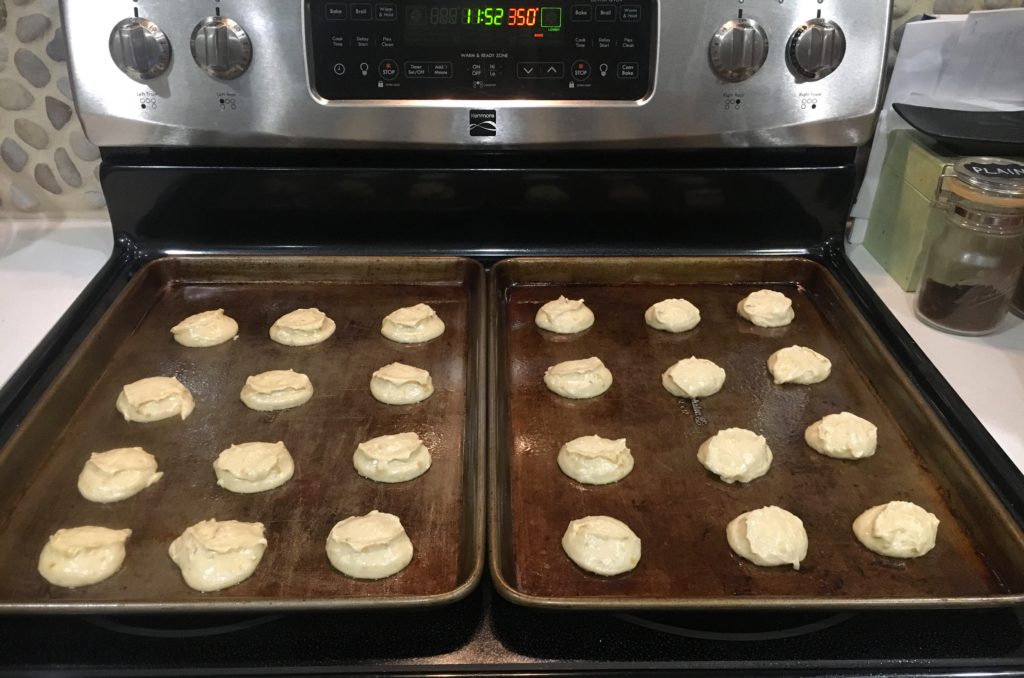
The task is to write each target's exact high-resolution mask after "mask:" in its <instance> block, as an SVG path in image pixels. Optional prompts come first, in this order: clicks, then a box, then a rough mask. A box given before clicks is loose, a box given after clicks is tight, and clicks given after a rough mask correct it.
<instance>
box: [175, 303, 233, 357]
mask: <svg viewBox="0 0 1024 678" xmlns="http://www.w3.org/2000/svg"><path fill="white" fill-rule="evenodd" d="M171 334H173V335H174V340H175V341H176V342H178V343H179V344H181V345H182V346H190V347H194V348H206V347H208V346H216V345H217V344H223V343H224V342H225V341H228V340H230V339H235V338H237V337H238V323H237V322H235V319H234V318H231V317H229V316H226V315H224V309H223V308H218V309H216V310H214V311H203V312H202V313H196V314H195V315H190V316H189V317H187V318H185V319H184V320H182V321H181V322H180V323H178V324H177V325H175V326H174V327H172V328H171Z"/></svg>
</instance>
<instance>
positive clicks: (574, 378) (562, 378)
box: [544, 358, 612, 400]
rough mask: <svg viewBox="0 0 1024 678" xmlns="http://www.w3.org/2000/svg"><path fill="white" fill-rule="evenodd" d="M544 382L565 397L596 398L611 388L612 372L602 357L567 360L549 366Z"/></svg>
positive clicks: (577, 398)
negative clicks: (602, 360)
mask: <svg viewBox="0 0 1024 678" xmlns="http://www.w3.org/2000/svg"><path fill="white" fill-rule="evenodd" d="M544 383H545V384H546V385H547V387H548V388H549V389H551V390H552V391H554V392H555V393H557V394H558V395H560V396H562V397H563V398H572V399H574V400H579V399H583V398H594V397H597V396H599V395H601V394H602V393H604V392H605V391H607V390H608V389H609V388H611V385H612V373H611V371H609V369H608V368H607V367H605V366H604V363H603V362H601V359H600V358H584V359H583V360H567V361H565V362H564V363H558V364H557V365H552V366H551V367H549V368H548V369H547V370H546V371H545V372H544Z"/></svg>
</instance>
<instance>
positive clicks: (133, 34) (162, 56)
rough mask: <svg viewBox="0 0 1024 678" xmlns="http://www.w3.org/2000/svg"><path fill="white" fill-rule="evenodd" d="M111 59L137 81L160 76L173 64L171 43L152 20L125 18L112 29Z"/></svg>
mask: <svg viewBox="0 0 1024 678" xmlns="http://www.w3.org/2000/svg"><path fill="white" fill-rule="evenodd" d="M109 47H110V58H111V59H113V60H114V63H115V64H116V65H117V67H118V68H120V69H121V71H123V72H124V74H125V75H127V76H128V77H129V78H132V79H134V80H150V79H152V78H156V77H158V76H160V75H163V73H164V72H165V71H166V70H167V68H168V67H169V66H170V65H171V43H170V42H169V41H168V40H167V36H166V35H164V32H163V31H161V30H160V27H159V26H157V25H156V24H155V23H153V22H152V21H150V20H149V19H142V18H139V17H133V18H131V19H125V20H124V21H122V22H120V23H119V24H117V25H116V26H114V30H113V31H111V32H110V44H109Z"/></svg>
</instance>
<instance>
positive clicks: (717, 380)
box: [661, 356, 725, 398]
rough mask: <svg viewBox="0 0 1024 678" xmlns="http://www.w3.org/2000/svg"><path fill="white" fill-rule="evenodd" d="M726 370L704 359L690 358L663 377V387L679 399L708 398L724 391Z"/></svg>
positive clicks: (666, 371)
mask: <svg viewBox="0 0 1024 678" xmlns="http://www.w3.org/2000/svg"><path fill="white" fill-rule="evenodd" d="M723 384H725V370H723V369H722V368H721V367H719V366H718V365H716V364H715V363H713V362H711V361H710V360H705V359H704V358H695V357H693V356H690V357H689V358H686V359H685V360H680V361H679V362H677V363H676V364H675V365H673V366H672V367H670V368H668V369H667V370H665V372H664V374H662V375H661V385H662V386H664V387H665V390H666V391H668V392H669V393H671V394H672V395H674V396H676V397H679V398H706V397H708V396H710V395H714V394H716V393H718V392H719V391H721V390H722V385H723Z"/></svg>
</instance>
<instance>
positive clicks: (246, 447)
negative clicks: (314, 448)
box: [213, 441, 295, 494]
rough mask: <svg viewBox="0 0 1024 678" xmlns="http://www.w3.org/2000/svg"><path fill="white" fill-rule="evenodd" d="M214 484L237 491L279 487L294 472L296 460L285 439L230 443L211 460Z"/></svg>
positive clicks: (247, 492)
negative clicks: (215, 477) (215, 482)
mask: <svg viewBox="0 0 1024 678" xmlns="http://www.w3.org/2000/svg"><path fill="white" fill-rule="evenodd" d="M213 472H214V473H216V474H217V484H218V485H220V486H221V487H223V488H224V489H225V490H229V491H231V492H238V493H239V494H252V493H254V492H264V491H266V490H272V489H274V488H275V487H280V486H281V485H284V484H285V483H286V482H288V481H289V480H290V479H291V477H292V475H293V474H294V473H295V462H294V461H293V460H292V455H291V454H289V453H288V448H287V447H285V446H284V443H282V442H281V441H278V442H276V443H242V444H240V445H232V446H231V447H229V448H228V449H226V450H224V451H223V452H221V453H220V455H219V456H218V457H217V459H216V460H215V461H214V462H213Z"/></svg>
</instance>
